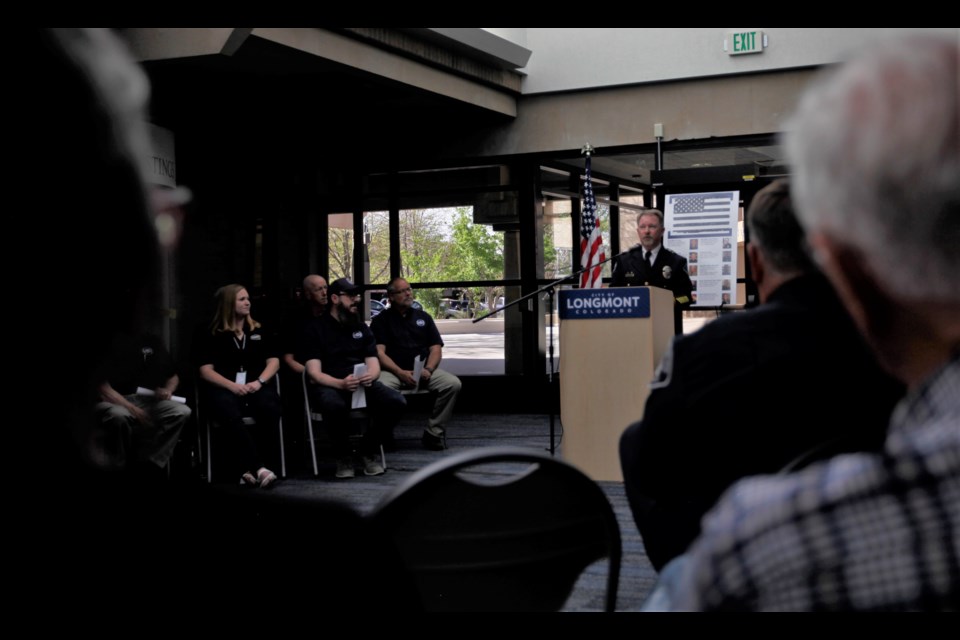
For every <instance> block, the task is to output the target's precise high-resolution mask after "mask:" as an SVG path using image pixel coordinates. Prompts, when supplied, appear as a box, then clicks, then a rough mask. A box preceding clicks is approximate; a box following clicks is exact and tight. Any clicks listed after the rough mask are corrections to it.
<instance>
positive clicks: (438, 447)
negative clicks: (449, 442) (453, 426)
mask: <svg viewBox="0 0 960 640" xmlns="http://www.w3.org/2000/svg"><path fill="white" fill-rule="evenodd" d="M420 442H421V443H422V444H423V448H424V449H429V450H430V451H443V450H444V449H446V448H447V447H446V445H445V444H444V442H443V438H441V437H440V436H435V435H433V434H432V433H430V432H429V431H424V432H423V437H422V438H420Z"/></svg>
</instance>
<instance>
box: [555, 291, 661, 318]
mask: <svg viewBox="0 0 960 640" xmlns="http://www.w3.org/2000/svg"><path fill="white" fill-rule="evenodd" d="M649 317H650V290H649V289H648V288H647V287H630V288H629V289H627V290H624V289H621V288H617V289H575V290H571V291H564V290H561V291H560V320H573V319H577V320H590V319H600V318H605V319H607V320H609V319H611V318H649Z"/></svg>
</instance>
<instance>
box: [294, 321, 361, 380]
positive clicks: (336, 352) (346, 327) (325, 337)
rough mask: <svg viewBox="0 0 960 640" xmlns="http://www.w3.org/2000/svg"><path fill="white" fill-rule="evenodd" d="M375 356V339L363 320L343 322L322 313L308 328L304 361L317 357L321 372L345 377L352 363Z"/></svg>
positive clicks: (350, 369)
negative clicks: (350, 322) (353, 322)
mask: <svg viewBox="0 0 960 640" xmlns="http://www.w3.org/2000/svg"><path fill="white" fill-rule="evenodd" d="M376 357H377V342H376V339H375V338H374V337H373V332H372V331H371V330H370V327H368V326H367V325H366V324H365V323H363V322H360V323H358V324H343V323H341V322H340V321H339V320H337V319H336V318H334V317H333V316H332V315H330V314H329V313H325V314H323V316H321V317H320V319H319V320H318V321H317V322H314V323H313V324H312V325H311V326H310V327H309V328H308V332H307V336H306V340H305V343H304V355H303V358H304V360H303V361H304V362H306V361H307V360H314V359H319V360H320V367H321V369H322V370H323V372H324V373H326V374H327V375H330V376H333V377H334V378H341V379H342V378H346V377H347V376H349V375H352V374H353V366H354V365H356V364H361V363H363V362H364V361H365V360H366V359H367V358H376Z"/></svg>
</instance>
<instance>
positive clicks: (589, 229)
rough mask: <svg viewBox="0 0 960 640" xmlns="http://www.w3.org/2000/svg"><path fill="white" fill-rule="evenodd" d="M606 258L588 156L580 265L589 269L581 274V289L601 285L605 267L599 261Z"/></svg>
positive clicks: (581, 219) (581, 221)
mask: <svg viewBox="0 0 960 640" xmlns="http://www.w3.org/2000/svg"><path fill="white" fill-rule="evenodd" d="M604 260H606V256H605V255H604V253H603V236H602V235H601V234H600V220H599V219H597V199H596V198H595V197H594V195H593V182H592V181H591V180H590V156H587V164H586V180H584V182H583V215H582V216H581V217H580V266H581V267H582V268H584V269H587V271H584V272H583V273H581V274H580V288H581V289H595V288H597V287H599V286H600V278H601V272H602V271H603V267H602V266H601V265H599V264H598V263H600V262H603V261H604ZM594 265H597V266H594Z"/></svg>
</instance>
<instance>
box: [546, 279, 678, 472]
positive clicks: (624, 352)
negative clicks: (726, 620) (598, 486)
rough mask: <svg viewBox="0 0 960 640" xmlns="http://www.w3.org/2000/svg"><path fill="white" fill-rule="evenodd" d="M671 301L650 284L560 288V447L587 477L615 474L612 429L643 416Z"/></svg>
mask: <svg viewBox="0 0 960 640" xmlns="http://www.w3.org/2000/svg"><path fill="white" fill-rule="evenodd" d="M673 305H674V300H673V294H671V293H670V292H669V291H667V290H666V289H658V288H656V287H616V288H610V289H582V290H561V291H560V297H559V312H560V422H561V424H562V425H563V440H562V442H561V445H560V454H561V455H562V457H563V458H564V459H565V460H566V461H567V462H570V463H571V464H573V465H574V466H576V467H578V468H579V469H580V470H581V471H583V472H584V473H586V474H587V475H588V476H589V477H591V478H592V479H594V480H613V481H622V480H623V474H622V472H621V470H620V452H619V445H620V435H621V434H622V433H623V430H624V429H626V428H627V426H628V425H629V424H631V423H632V422H635V421H636V420H639V419H640V418H642V417H643V407H644V404H646V401H647V395H648V394H649V385H650V381H651V380H652V379H653V372H654V370H655V369H656V367H657V365H658V364H659V362H660V359H661V358H662V357H663V355H664V353H666V350H667V347H668V346H669V344H670V339H671V338H672V337H673Z"/></svg>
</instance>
